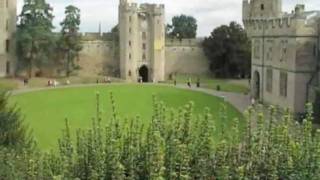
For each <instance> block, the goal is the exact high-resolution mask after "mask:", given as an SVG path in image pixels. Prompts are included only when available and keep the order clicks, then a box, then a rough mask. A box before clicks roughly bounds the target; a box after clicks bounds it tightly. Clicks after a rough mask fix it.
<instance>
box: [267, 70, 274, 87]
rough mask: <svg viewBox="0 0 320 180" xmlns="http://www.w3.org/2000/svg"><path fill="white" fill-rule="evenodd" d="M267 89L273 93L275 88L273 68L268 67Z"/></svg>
mask: <svg viewBox="0 0 320 180" xmlns="http://www.w3.org/2000/svg"><path fill="white" fill-rule="evenodd" d="M266 74H267V81H266V91H267V92H269V93H272V90H273V69H271V68H267V73H266Z"/></svg>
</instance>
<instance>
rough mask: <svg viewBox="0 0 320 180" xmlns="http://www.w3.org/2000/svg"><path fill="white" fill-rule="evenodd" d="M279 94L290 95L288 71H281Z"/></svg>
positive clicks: (282, 95)
mask: <svg viewBox="0 0 320 180" xmlns="http://www.w3.org/2000/svg"><path fill="white" fill-rule="evenodd" d="M279 79H280V82H279V94H280V96H281V97H287V96H288V73H287V72H280V78H279Z"/></svg>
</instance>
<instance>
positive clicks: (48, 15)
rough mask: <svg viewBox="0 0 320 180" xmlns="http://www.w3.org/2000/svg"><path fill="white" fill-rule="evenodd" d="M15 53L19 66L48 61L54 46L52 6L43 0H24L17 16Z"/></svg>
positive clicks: (30, 72) (43, 63) (39, 65)
mask: <svg viewBox="0 0 320 180" xmlns="http://www.w3.org/2000/svg"><path fill="white" fill-rule="evenodd" d="M19 18H20V23H19V24H18V30H17V54H18V59H19V63H20V64H19V65H20V67H28V69H29V77H30V78H31V77H32V73H33V67H34V66H37V67H41V66H43V65H45V64H48V63H50V60H51V58H50V57H51V56H50V55H52V54H53V49H54V46H55V43H54V36H53V33H52V29H53V28H54V27H53V25H52V20H53V15H52V8H51V7H50V5H49V4H48V3H46V1H45V0H25V1H24V6H23V8H22V12H21V14H20V16H19Z"/></svg>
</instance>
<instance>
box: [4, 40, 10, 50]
mask: <svg viewBox="0 0 320 180" xmlns="http://www.w3.org/2000/svg"><path fill="white" fill-rule="evenodd" d="M5 48H6V49H5V50H6V53H9V52H10V39H6V40H5Z"/></svg>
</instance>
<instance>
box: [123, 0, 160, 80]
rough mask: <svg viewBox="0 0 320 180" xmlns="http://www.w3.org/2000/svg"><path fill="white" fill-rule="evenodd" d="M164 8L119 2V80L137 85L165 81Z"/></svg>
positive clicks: (125, 0) (126, 0)
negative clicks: (138, 82) (139, 82)
mask: <svg viewBox="0 0 320 180" xmlns="http://www.w3.org/2000/svg"><path fill="white" fill-rule="evenodd" d="M164 9H165V8H164V5H162V4H161V5H158V4H141V5H138V4H136V3H132V2H131V1H129V0H120V5H119V33H120V73H121V78H122V79H125V80H127V81H130V82H137V81H138V79H139V78H142V80H143V81H144V82H150V81H164V80H165V10H164Z"/></svg>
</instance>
